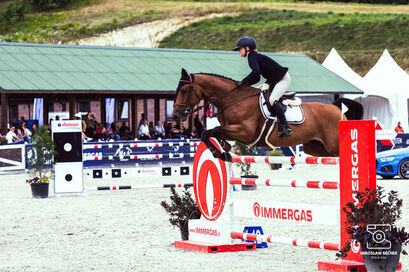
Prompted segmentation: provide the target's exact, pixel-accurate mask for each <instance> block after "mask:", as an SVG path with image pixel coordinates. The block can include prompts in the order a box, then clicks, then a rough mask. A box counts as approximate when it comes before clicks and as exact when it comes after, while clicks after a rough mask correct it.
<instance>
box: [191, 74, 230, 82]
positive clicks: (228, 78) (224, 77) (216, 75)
mask: <svg viewBox="0 0 409 272" xmlns="http://www.w3.org/2000/svg"><path fill="white" fill-rule="evenodd" d="M194 75H208V76H215V77H219V78H222V79H227V80H231V81H233V82H236V81H237V80H235V79H232V78H230V77H226V76H222V75H218V74H212V73H196V74H194Z"/></svg>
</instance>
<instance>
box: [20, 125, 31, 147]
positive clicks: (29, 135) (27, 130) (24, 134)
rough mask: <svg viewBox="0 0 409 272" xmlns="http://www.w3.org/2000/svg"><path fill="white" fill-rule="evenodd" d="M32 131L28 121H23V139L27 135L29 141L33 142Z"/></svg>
mask: <svg viewBox="0 0 409 272" xmlns="http://www.w3.org/2000/svg"><path fill="white" fill-rule="evenodd" d="M31 135H32V133H31V131H30V130H29V129H28V128H27V123H25V122H24V123H21V136H22V138H23V139H25V137H27V139H28V141H27V142H28V143H31V141H30V138H31Z"/></svg>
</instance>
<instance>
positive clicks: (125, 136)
mask: <svg viewBox="0 0 409 272" xmlns="http://www.w3.org/2000/svg"><path fill="white" fill-rule="evenodd" d="M119 136H121V139H122V140H132V132H131V130H130V129H129V127H128V126H127V125H126V122H122V125H121V127H120V128H119Z"/></svg>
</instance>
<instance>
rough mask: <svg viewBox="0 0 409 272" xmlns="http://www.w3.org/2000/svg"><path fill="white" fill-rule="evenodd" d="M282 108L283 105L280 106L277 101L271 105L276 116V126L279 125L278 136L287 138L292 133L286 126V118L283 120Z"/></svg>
mask: <svg viewBox="0 0 409 272" xmlns="http://www.w3.org/2000/svg"><path fill="white" fill-rule="evenodd" d="M283 107H284V105H282V104H281V102H278V101H276V102H274V104H273V108H274V111H275V113H276V115H277V120H278V124H279V125H280V128H281V129H280V130H279V131H278V136H280V137H283V136H287V135H290V134H292V133H293V131H292V130H291V128H290V127H289V126H288V123H287V118H285V115H284V109H283Z"/></svg>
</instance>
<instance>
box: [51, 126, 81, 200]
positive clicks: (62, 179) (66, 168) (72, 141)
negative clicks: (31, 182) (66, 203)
mask: <svg viewBox="0 0 409 272" xmlns="http://www.w3.org/2000/svg"><path fill="white" fill-rule="evenodd" d="M51 125H52V128H51V131H52V137H53V141H54V143H55V149H56V152H57V154H56V156H55V160H56V164H55V177H54V193H55V194H71V193H82V192H83V191H84V181H83V178H82V123H81V120H75V121H73V120H67V121H53V122H52V123H51Z"/></svg>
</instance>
